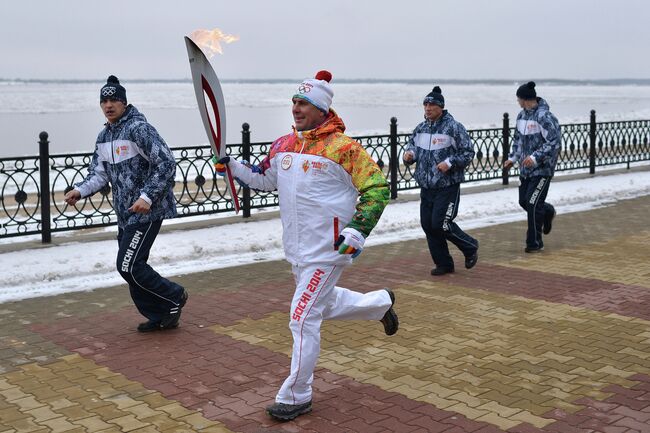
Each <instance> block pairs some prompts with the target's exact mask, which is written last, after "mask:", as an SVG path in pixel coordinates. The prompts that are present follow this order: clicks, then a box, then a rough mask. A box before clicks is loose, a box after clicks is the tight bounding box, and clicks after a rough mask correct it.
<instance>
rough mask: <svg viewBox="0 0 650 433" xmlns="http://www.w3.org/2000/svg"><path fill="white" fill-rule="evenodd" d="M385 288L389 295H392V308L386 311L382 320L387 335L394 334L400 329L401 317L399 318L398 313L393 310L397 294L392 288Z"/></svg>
mask: <svg viewBox="0 0 650 433" xmlns="http://www.w3.org/2000/svg"><path fill="white" fill-rule="evenodd" d="M384 290H385V291H387V292H388V296H390V308H389V309H388V311H386V313H385V314H384V317H382V318H381V320H380V322H381V324H382V325H384V332H385V333H386V335H393V334H395V333H396V332H397V330H398V329H399V319H398V318H397V313H395V310H393V305H395V294H394V293H393V291H392V290H391V289H384Z"/></svg>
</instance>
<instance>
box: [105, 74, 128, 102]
mask: <svg viewBox="0 0 650 433" xmlns="http://www.w3.org/2000/svg"><path fill="white" fill-rule="evenodd" d="M107 99H115V100H118V101H122V102H124V104H125V105H126V103H127V102H126V89H125V88H124V87H122V85H120V80H118V79H117V77H116V76H115V75H111V76H109V77H108V79H107V80H106V84H104V86H103V87H102V89H101V90H100V91H99V102H104V101H106V100H107Z"/></svg>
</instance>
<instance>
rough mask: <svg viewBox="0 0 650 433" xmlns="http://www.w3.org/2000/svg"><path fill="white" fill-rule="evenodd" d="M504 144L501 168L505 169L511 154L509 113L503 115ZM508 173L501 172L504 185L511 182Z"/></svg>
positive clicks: (505, 171) (503, 170) (504, 170)
mask: <svg viewBox="0 0 650 433" xmlns="http://www.w3.org/2000/svg"><path fill="white" fill-rule="evenodd" d="M502 134H503V142H502V144H501V146H502V147H501V151H502V156H501V166H502V167H503V163H505V162H506V160H507V159H508V155H509V154H510V116H509V115H508V113H503V130H502ZM508 172H509V170H506V169H505V168H503V169H502V171H501V179H502V181H501V183H502V184H503V185H508V182H509V177H508Z"/></svg>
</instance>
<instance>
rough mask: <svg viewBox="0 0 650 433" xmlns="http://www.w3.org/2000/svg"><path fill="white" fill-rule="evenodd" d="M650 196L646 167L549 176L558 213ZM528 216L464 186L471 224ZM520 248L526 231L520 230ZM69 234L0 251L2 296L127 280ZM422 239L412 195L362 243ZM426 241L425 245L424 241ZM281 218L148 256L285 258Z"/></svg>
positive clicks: (511, 200) (111, 249) (511, 196)
mask: <svg viewBox="0 0 650 433" xmlns="http://www.w3.org/2000/svg"><path fill="white" fill-rule="evenodd" d="M644 195H650V171H644V172H632V173H625V174H616V175H601V176H597V177H592V178H588V179H580V180H566V181H557V180H556V181H554V182H553V183H552V184H551V187H550V191H549V194H548V197H547V201H549V202H550V203H553V204H554V205H555V207H556V209H557V211H558V213H559V214H563V213H570V212H579V211H584V210H589V209H594V208H597V207H602V206H608V205H611V204H613V203H615V202H616V201H617V200H624V199H629V198H634V197H639V196H644ZM519 220H525V214H524V212H523V211H522V210H521V208H520V207H519V205H518V203H517V190H516V189H515V188H507V189H499V190H496V191H488V192H481V193H471V191H468V190H465V191H464V192H463V194H462V195H461V200H460V208H459V213H458V217H457V218H456V222H457V223H458V224H459V225H460V226H461V227H462V228H463V229H473V228H478V227H485V226H489V225H494V224H502V223H506V222H511V221H519ZM521 236H522V248H523V246H524V236H525V233H521ZM70 238H71V241H70V242H67V243H64V244H60V245H53V246H50V247H45V248H34V249H22V250H20V251H13V252H7V253H3V254H0V258H1V260H2V272H1V273H0V276H1V278H0V303H2V302H7V301H12V300H19V299H26V298H33V297H38V296H48V295H55V294H59V293H66V292H76V291H84V290H91V289H95V288H99V287H108V286H113V285H120V284H124V281H123V280H122V278H121V277H120V276H119V274H118V273H117V271H116V270H115V256H116V254H117V242H116V241H115V240H105V241H96V242H78V241H74V236H71V237H70ZM420 238H424V233H423V232H422V229H421V228H420V221H419V202H418V201H417V200H413V201H408V202H400V203H391V204H390V205H389V206H388V207H387V208H386V210H385V211H384V214H383V215H382V217H381V220H380V222H379V224H378V225H377V227H376V228H375V230H374V231H373V233H372V234H371V236H370V237H369V238H368V241H367V242H366V245H367V246H372V245H380V244H386V243H392V242H399V241H404V240H410V239H420ZM422 247H423V248H426V247H425V244H424V243H423V244H422ZM283 257H284V254H283V252H282V227H281V224H280V220H279V219H278V218H275V219H271V220H266V221H255V220H254V219H253V220H252V221H247V222H241V223H234V224H229V225H221V226H215V227H211V228H203V229H193V230H190V229H186V230H176V231H171V232H166V233H161V234H160V235H159V236H158V238H157V239H156V243H155V244H154V246H153V248H152V251H151V257H150V260H149V263H150V264H151V265H152V266H153V267H154V268H155V269H156V270H157V271H158V272H160V273H161V274H162V275H165V276H171V275H180V274H189V273H194V272H200V271H205V270H210V269H217V268H226V267H231V266H236V265H240V264H245V263H251V262H256V261H267V260H278V259H282V258H283Z"/></svg>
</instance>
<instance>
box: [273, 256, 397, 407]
mask: <svg viewBox="0 0 650 433" xmlns="http://www.w3.org/2000/svg"><path fill="white" fill-rule="evenodd" d="M344 268H345V265H322V264H321V265H318V264H310V265H305V266H293V268H292V270H293V275H294V278H295V280H296V292H295V293H294V295H293V300H292V301H291V311H290V313H289V316H290V317H289V328H290V329H291V333H292V334H293V354H292V355H291V374H290V375H289V377H287V379H286V380H285V381H284V383H283V384H282V387H281V388H280V391H278V395H277V396H276V397H275V401H276V402H278V403H286V404H302V403H306V402H308V401H310V400H311V394H312V391H311V384H312V382H313V380H314V374H313V373H314V368H315V367H316V362H317V361H318V354H319V352H320V326H321V323H322V321H323V320H330V319H338V320H380V319H381V318H382V317H383V316H384V314H385V313H386V311H387V310H388V308H389V307H390V306H391V300H390V296H389V295H388V292H387V291H385V290H376V291H374V292H370V293H365V294H364V293H358V292H353V291H352V290H348V289H344V288H342V287H337V286H336V282H337V281H338V279H339V278H340V276H341V274H342V273H343V269H344ZM378 325H379V324H378ZM379 330H382V331H383V328H382V327H381V326H380V325H379V326H378V327H377V331H378V332H379Z"/></svg>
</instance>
